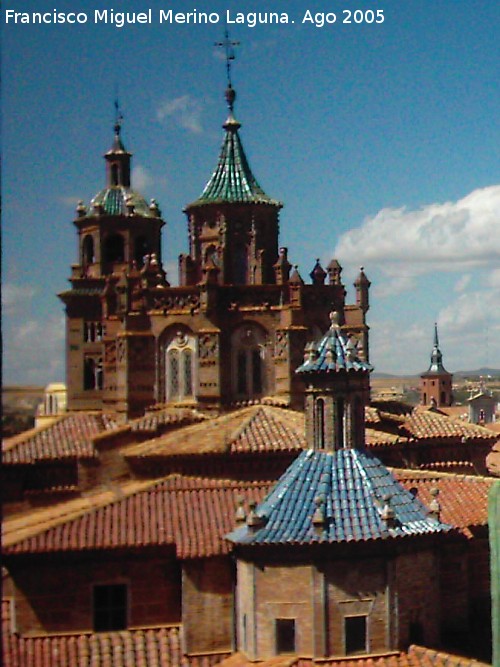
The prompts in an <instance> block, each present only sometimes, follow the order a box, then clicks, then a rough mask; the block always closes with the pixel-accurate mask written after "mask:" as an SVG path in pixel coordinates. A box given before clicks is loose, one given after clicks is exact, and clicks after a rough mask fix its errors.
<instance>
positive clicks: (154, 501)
mask: <svg viewBox="0 0 500 667" xmlns="http://www.w3.org/2000/svg"><path fill="white" fill-rule="evenodd" d="M395 476H396V478H397V479H398V480H399V481H400V482H401V483H402V485H403V486H404V487H405V488H406V489H407V490H411V489H416V491H417V492H418V498H419V499H420V500H421V501H422V503H423V504H424V505H426V506H428V505H429V503H430V502H431V499H432V495H431V489H433V488H437V489H439V491H440V494H439V497H438V499H439V503H440V505H441V520H442V521H443V522H444V523H447V524H450V525H452V526H454V527H456V528H458V529H459V530H461V531H462V532H463V533H464V535H466V536H467V537H470V536H471V535H472V530H473V529H474V527H477V526H484V525H486V523H487V497H488V491H489V489H490V486H491V485H492V484H493V483H494V482H495V478H488V477H476V476H466V475H457V474H446V473H437V472H423V471H413V470H411V471H395ZM271 486H272V485H271V484H270V483H257V482H236V481H231V480H220V479H202V478H194V477H186V476H182V475H172V476H169V477H167V478H166V479H164V480H162V481H159V482H158V481H156V482H154V483H152V482H151V481H148V482H133V483H128V484H126V485H123V486H122V487H121V488H120V489H117V491H116V492H106V493H101V494H96V496H95V497H94V498H92V497H91V498H85V499H79V500H71V501H67V502H66V503H62V504H61V505H58V506H56V507H52V508H49V509H44V510H39V511H36V510H33V511H31V512H30V514H29V516H26V515H21V516H18V517H14V518H13V519H9V520H8V521H6V522H4V524H5V525H4V531H5V534H4V538H3V541H4V550H5V553H6V554H7V553H27V552H47V551H67V550H88V549H113V548H120V547H125V548H127V547H140V546H145V545H160V544H163V545H171V546H172V547H173V546H174V545H175V548H176V551H177V555H178V557H179V558H196V557H207V556H211V555H216V554H221V553H227V551H228V544H227V542H226V541H225V540H224V539H223V536H224V535H226V534H227V533H229V532H230V531H231V530H232V529H233V528H234V526H235V520H234V517H235V511H236V508H237V506H238V504H239V499H240V498H242V499H243V500H244V502H245V505H246V506H248V503H249V501H250V500H254V501H255V502H257V503H258V502H260V501H261V500H262V499H263V498H264V497H265V496H266V494H267V493H268V492H269V490H270V488H271ZM124 496H125V497H124ZM124 517H127V520H126V521H125V519H124ZM125 524H126V526H125ZM109 526H113V531H111V530H108V528H109Z"/></svg>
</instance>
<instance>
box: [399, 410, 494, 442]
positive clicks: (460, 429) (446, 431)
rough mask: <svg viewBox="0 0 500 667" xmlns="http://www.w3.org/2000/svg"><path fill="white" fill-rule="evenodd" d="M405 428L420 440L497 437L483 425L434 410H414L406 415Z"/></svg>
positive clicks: (490, 438)
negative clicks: (470, 422)
mask: <svg viewBox="0 0 500 667" xmlns="http://www.w3.org/2000/svg"><path fill="white" fill-rule="evenodd" d="M403 429H404V431H406V432H407V434H408V435H409V436H410V437H412V438H415V439H419V440H424V439H425V440H428V439H434V438H440V439H443V438H465V439H466V440H494V439H495V434H494V433H492V432H491V431H489V430H488V429H486V428H484V427H482V426H477V425H476V424H469V423H467V422H463V421H461V420H459V419H453V418H452V417H448V416H447V415H443V414H440V413H439V412H434V411H432V410H425V411H422V410H418V409H417V410H414V411H413V412H412V413H411V415H408V416H407V417H406V419H405V421H404V424H403Z"/></svg>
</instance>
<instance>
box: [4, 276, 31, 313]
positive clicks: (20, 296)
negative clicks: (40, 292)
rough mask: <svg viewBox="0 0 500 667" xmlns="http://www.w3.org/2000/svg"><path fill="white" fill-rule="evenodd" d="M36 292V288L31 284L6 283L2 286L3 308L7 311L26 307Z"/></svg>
mask: <svg viewBox="0 0 500 667" xmlns="http://www.w3.org/2000/svg"><path fill="white" fill-rule="evenodd" d="M35 294H36V288H35V287H32V286H31V285H16V284H15V283H5V284H4V285H3V287H2V308H3V309H4V310H5V311H6V312H7V313H12V312H15V311H16V310H18V309H24V308H26V303H27V302H28V301H31V299H32V298H33V297H34V296H35Z"/></svg>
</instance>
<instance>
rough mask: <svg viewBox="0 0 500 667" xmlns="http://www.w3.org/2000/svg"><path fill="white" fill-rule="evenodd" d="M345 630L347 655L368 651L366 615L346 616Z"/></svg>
mask: <svg viewBox="0 0 500 667" xmlns="http://www.w3.org/2000/svg"><path fill="white" fill-rule="evenodd" d="M344 630H345V653H346V655H354V654H356V653H366V652H367V646H366V644H367V641H366V616H346V618H345V619H344Z"/></svg>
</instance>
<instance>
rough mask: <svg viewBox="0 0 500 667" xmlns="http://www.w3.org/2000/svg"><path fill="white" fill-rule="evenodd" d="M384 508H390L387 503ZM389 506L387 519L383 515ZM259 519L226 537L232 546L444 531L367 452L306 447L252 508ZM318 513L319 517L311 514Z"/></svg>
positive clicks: (354, 539)
mask: <svg viewBox="0 0 500 667" xmlns="http://www.w3.org/2000/svg"><path fill="white" fill-rule="evenodd" d="M389 506H390V507H389ZM388 509H390V511H391V513H392V515H393V519H394V520H393V521H392V522H390V523H389V522H388V521H386V520H385V519H384V514H385V512H386V511H387V510H388ZM255 514H256V516H257V517H258V518H259V519H261V522H260V524H259V525H258V526H257V527H255V528H253V527H250V528H249V527H248V526H246V525H245V526H241V527H239V528H237V529H236V530H235V531H233V532H232V533H231V534H230V535H228V539H229V540H231V541H232V542H234V543H236V544H314V543H333V542H350V541H364V540H375V539H384V538H388V537H403V536H408V535H423V534H430V533H439V532H446V531H447V530H449V529H450V526H447V525H444V524H443V523H440V522H439V521H436V520H434V519H432V518H429V516H428V510H427V508H425V507H424V506H423V504H422V503H421V502H420V501H419V500H417V499H416V498H414V496H413V495H412V494H411V493H409V492H408V491H406V490H405V489H404V488H403V487H402V486H401V485H400V484H399V483H398V482H397V480H396V479H395V478H394V476H393V475H392V474H391V473H390V472H389V470H387V468H386V467H385V466H384V465H383V464H382V463H381V462H380V461H379V460H378V459H377V458H376V457H374V456H373V455H372V454H370V453H369V452H366V451H364V450H359V449H340V450H337V451H335V452H329V451H317V450H307V451H305V452H302V454H300V456H299V457H298V458H297V459H296V460H295V461H294V462H293V463H292V464H291V465H290V466H289V468H288V469H287V470H286V472H285V473H284V474H283V475H282V477H281V479H280V480H279V481H278V483H277V484H276V486H275V487H274V488H273V490H272V491H271V493H270V494H269V495H268V496H267V497H266V498H265V500H264V501H263V502H262V503H261V504H260V505H259V506H258V507H257V509H256V510H255ZM319 515H321V520H319V521H316V518H317V517H318V516H319Z"/></svg>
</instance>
